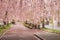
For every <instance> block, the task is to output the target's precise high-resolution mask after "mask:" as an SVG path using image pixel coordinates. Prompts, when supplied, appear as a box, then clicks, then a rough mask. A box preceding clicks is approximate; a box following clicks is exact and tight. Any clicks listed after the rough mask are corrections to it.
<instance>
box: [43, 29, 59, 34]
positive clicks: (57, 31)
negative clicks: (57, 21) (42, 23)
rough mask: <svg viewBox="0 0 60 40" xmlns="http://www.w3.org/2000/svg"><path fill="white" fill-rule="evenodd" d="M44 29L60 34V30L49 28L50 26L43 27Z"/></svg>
mask: <svg viewBox="0 0 60 40" xmlns="http://www.w3.org/2000/svg"><path fill="white" fill-rule="evenodd" d="M42 30H45V31H48V32H52V33H57V34H60V30H53V29H48V28H42Z"/></svg>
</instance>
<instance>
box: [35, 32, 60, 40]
mask: <svg viewBox="0 0 60 40" xmlns="http://www.w3.org/2000/svg"><path fill="white" fill-rule="evenodd" d="M35 35H36V36H38V37H39V38H42V39H43V40H60V35H59V34H55V33H50V32H46V31H43V32H40V33H36V34H35Z"/></svg>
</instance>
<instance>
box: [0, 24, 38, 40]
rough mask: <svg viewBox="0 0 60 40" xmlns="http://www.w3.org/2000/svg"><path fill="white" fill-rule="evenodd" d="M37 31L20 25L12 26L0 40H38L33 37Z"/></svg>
mask: <svg viewBox="0 0 60 40" xmlns="http://www.w3.org/2000/svg"><path fill="white" fill-rule="evenodd" d="M37 31H38V32H39V30H34V29H33V30H30V29H28V28H26V27H24V26H23V25H22V24H21V23H17V24H16V25H13V26H12V27H11V28H10V29H9V30H8V31H7V32H6V33H5V34H4V35H3V36H2V38H1V39H0V40H39V39H38V38H36V37H35V36H34V33H36V32H37Z"/></svg>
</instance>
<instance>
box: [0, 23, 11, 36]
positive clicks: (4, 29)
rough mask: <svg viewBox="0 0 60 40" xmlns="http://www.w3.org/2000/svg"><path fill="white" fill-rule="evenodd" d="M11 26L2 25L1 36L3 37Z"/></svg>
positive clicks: (0, 28) (0, 27)
mask: <svg viewBox="0 0 60 40" xmlns="http://www.w3.org/2000/svg"><path fill="white" fill-rule="evenodd" d="M10 26H11V24H10V23H9V24H7V25H2V26H1V25H0V36H1V35H2V34H3V33H4V32H5V31H6V30H7V29H9V28H10Z"/></svg>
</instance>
